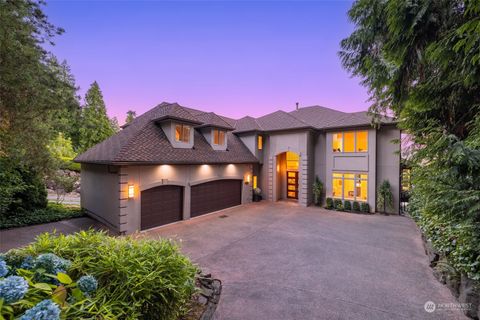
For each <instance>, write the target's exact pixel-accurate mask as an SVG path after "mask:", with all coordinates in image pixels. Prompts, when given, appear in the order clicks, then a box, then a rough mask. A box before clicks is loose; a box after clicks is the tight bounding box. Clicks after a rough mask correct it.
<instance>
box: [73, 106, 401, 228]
mask: <svg viewBox="0 0 480 320" xmlns="http://www.w3.org/2000/svg"><path fill="white" fill-rule="evenodd" d="M395 139H398V140H399V139H400V130H399V129H398V128H397V127H396V125H395V123H394V122H393V121H392V120H391V119H387V118H385V119H383V120H382V123H381V125H380V126H379V127H378V128H376V127H372V125H371V119H370V117H369V116H368V115H367V113H366V112H354V113H345V112H340V111H336V110H332V109H329V108H325V107H320V106H312V107H304V108H298V107H297V109H296V110H294V111H292V112H285V111H276V112H273V113H270V114H267V115H264V116H262V117H259V118H252V117H248V116H247V117H244V118H241V119H238V120H234V119H231V118H228V117H224V116H220V115H217V114H215V113H212V112H204V111H200V110H196V109H191V108H186V107H183V106H180V105H178V104H177V103H166V102H164V103H161V104H160V105H158V106H156V107H155V108H153V109H151V110H150V111H148V112H146V113H144V114H143V115H141V116H139V117H138V118H136V119H135V120H134V121H133V122H131V123H130V124H128V125H126V126H124V127H123V129H122V130H121V131H120V132H119V133H117V134H116V135H114V136H112V137H110V138H109V139H107V140H105V141H103V142H101V143H99V144H97V145H96V146H94V147H92V148H91V149H89V150H87V151H86V152H85V153H83V154H81V155H79V156H78V157H77V158H76V159H75V161H77V162H79V163H81V167H82V170H81V179H82V197H81V205H82V207H83V208H84V209H85V210H86V211H87V212H88V213H89V214H90V215H92V216H94V217H96V218H97V219H98V220H100V221H102V222H104V223H105V224H107V225H109V226H110V227H111V228H112V229H114V230H117V231H118V232H120V233H131V232H135V231H137V230H146V229H149V228H153V227H157V226H160V225H164V224H168V223H172V222H176V221H179V220H185V219H189V218H192V217H197V216H200V215H203V214H207V213H210V212H214V211H218V210H221V209H224V208H228V207H232V206H236V205H241V204H244V203H248V202H251V201H252V193H253V189H254V188H257V187H258V188H260V189H261V193H262V196H263V198H264V199H266V200H268V201H278V200H282V199H285V200H290V201H297V202H298V203H299V204H300V205H302V206H308V205H310V204H311V203H312V201H313V194H312V184H313V182H314V179H315V176H318V177H319V178H320V180H321V181H322V182H323V183H324V185H325V195H326V196H327V197H332V198H338V199H345V200H352V201H354V200H355V201H359V202H362V201H363V202H367V203H369V204H370V207H371V209H372V210H375V203H376V186H377V185H378V184H379V183H381V182H382V181H383V180H386V179H387V180H389V181H390V183H391V185H392V191H393V194H394V207H395V209H394V210H392V213H398V207H399V194H400V153H399V150H400V146H399V144H395V143H393V140H395Z"/></svg>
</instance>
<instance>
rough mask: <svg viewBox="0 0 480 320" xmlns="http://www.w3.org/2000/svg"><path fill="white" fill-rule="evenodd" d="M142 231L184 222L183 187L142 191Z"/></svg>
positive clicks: (166, 187)
mask: <svg viewBox="0 0 480 320" xmlns="http://www.w3.org/2000/svg"><path fill="white" fill-rule="evenodd" d="M141 197H142V200H141V228H142V230H145V229H149V228H153V227H157V226H161V225H164V224H167V223H172V222H175V221H179V220H182V212H183V187H180V186H160V187H155V188H151V189H148V190H145V191H142V195H141Z"/></svg>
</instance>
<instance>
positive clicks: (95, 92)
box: [80, 81, 116, 151]
mask: <svg viewBox="0 0 480 320" xmlns="http://www.w3.org/2000/svg"><path fill="white" fill-rule="evenodd" d="M115 132H116V131H115V127H114V125H113V124H112V122H111V120H110V119H109V118H108V115H107V108H106V107H105V102H104V101H103V95H102V91H101V90H100V87H99V86H98V83H97V82H96V81H95V82H93V83H92V85H91V86H90V89H88V91H87V93H86V94H85V106H84V107H83V109H82V117H81V126H80V148H81V150H82V151H85V150H87V149H88V148H91V147H93V146H94V145H96V144H97V143H100V142H102V141H103V140H105V139H107V138H108V137H110V136H111V135H113V134H115Z"/></svg>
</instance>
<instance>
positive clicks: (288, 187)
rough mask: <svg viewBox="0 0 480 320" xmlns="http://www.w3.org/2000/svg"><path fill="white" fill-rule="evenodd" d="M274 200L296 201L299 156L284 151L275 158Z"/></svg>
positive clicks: (298, 179)
mask: <svg viewBox="0 0 480 320" xmlns="http://www.w3.org/2000/svg"><path fill="white" fill-rule="evenodd" d="M276 165H277V167H276V186H275V187H276V197H277V199H276V200H292V201H298V194H299V185H300V174H299V167H300V155H299V154H298V153H296V152H292V151H286V152H282V153H280V154H278V155H277V158H276Z"/></svg>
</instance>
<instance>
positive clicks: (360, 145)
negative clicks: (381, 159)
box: [356, 131, 368, 152]
mask: <svg viewBox="0 0 480 320" xmlns="http://www.w3.org/2000/svg"><path fill="white" fill-rule="evenodd" d="M356 135H357V136H356V145H357V152H367V151H368V131H357V132H356Z"/></svg>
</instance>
